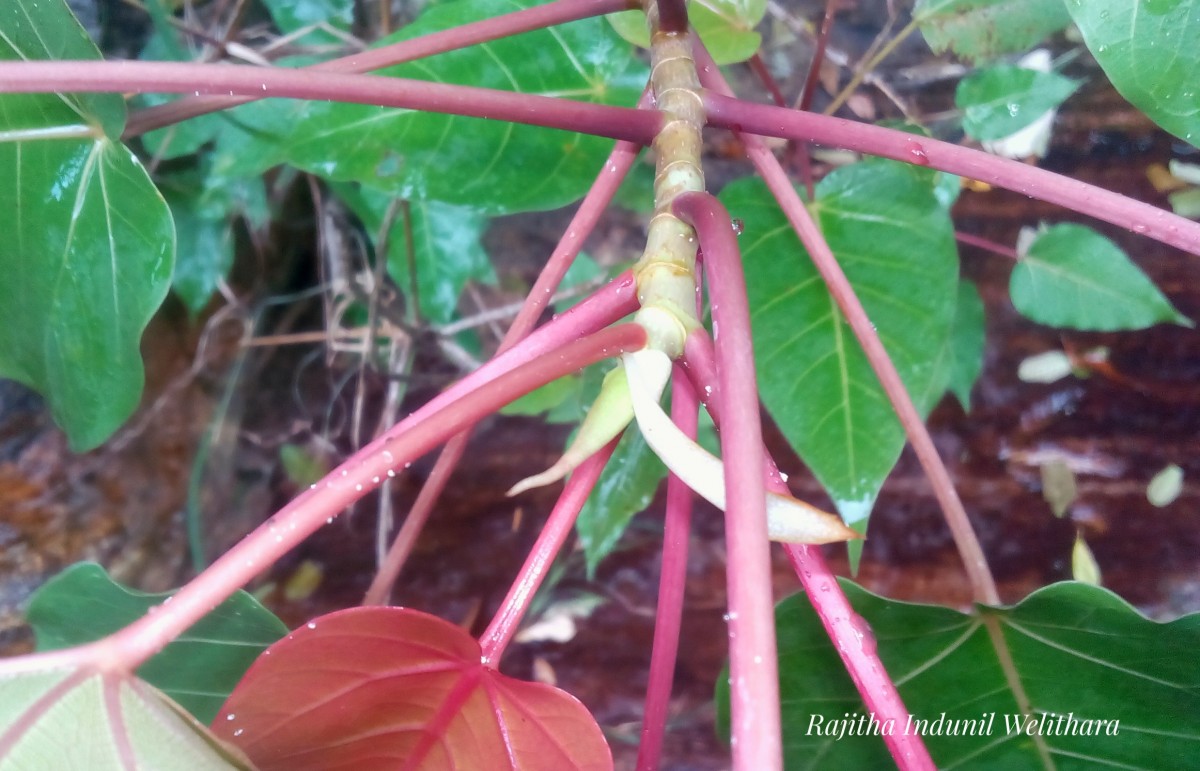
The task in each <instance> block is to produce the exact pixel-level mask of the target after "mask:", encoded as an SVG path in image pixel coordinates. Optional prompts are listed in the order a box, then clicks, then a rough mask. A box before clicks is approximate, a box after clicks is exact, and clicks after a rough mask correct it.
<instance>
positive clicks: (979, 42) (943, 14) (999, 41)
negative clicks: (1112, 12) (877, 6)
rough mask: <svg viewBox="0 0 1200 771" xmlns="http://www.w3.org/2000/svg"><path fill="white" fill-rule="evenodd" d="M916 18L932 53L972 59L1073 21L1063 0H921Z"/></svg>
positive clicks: (1022, 45) (1035, 39)
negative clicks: (944, 53)
mask: <svg viewBox="0 0 1200 771" xmlns="http://www.w3.org/2000/svg"><path fill="white" fill-rule="evenodd" d="M913 18H914V19H915V20H916V21H917V23H918V24H919V26H920V28H921V34H923V35H924V36H925V41H926V42H927V43H929V47H930V48H932V49H933V51H934V53H941V52H943V51H953V52H954V53H956V54H958V55H959V56H962V57H964V58H967V59H971V60H972V61H982V60H984V59H991V58H994V57H996V56H999V55H1001V54H1006V53H1014V52H1017V51H1024V50H1026V49H1028V48H1031V47H1033V46H1035V45H1037V44H1038V43H1040V42H1041V41H1042V40H1044V39H1045V38H1046V37H1048V36H1050V35H1052V34H1054V33H1055V32H1057V31H1059V30H1060V29H1063V28H1064V27H1066V26H1067V24H1069V23H1070V22H1071V17H1070V16H1069V15H1068V14H1067V10H1066V8H1064V7H1063V4H1062V2H1061V0H917V5H916V7H915V8H914V9H913Z"/></svg>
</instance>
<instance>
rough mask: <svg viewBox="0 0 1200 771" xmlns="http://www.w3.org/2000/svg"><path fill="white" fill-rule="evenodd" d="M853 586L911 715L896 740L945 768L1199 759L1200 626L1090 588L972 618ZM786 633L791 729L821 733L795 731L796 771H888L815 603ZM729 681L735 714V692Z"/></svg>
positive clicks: (794, 610) (846, 585)
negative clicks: (1199, 652)
mask: <svg viewBox="0 0 1200 771" xmlns="http://www.w3.org/2000/svg"><path fill="white" fill-rule="evenodd" d="M842 586H843V589H845V590H846V594H847V595H848V597H849V598H850V601H851V604H852V605H853V607H854V609H855V611H857V613H858V614H859V615H860V616H861V618H860V619H859V622H860V625H861V628H862V637H861V639H860V644H862V645H863V646H868V645H869V646H877V647H878V651H879V655H880V658H881V659H882V660H883V664H884V666H885V667H886V668H887V669H888V671H889V672H890V673H891V674H892V677H893V678H894V679H895V680H896V683H897V686H898V688H899V690H900V695H901V696H902V697H903V699H904V702H905V705H906V706H907V707H908V709H909V711H910V712H911V713H912V715H913V720H914V722H913V723H912V724H908V725H906V726H900V725H892V726H891V727H890V729H891V730H894V731H895V733H896V734H899V733H900V732H902V731H903V730H905V729H906V728H907V729H908V730H910V731H916V732H921V733H922V735H923V736H924V737H925V743H926V746H927V747H928V749H929V752H930V754H931V755H932V756H933V759H934V762H935V763H936V765H937V767H938V768H942V769H955V768H1038V767H1042V766H1043V765H1044V763H1045V761H1046V760H1048V761H1049V762H1050V763H1052V764H1053V765H1054V767H1055V768H1059V769H1064V770H1066V769H1091V768H1097V767H1099V766H1107V765H1120V766H1121V767H1124V768H1131V769H1146V770H1147V771H1149V770H1150V769H1159V768H1184V767H1189V766H1191V765H1194V764H1195V762H1196V759H1197V757H1200V675H1197V672H1196V668H1195V666H1194V665H1193V664H1192V661H1191V657H1190V655H1188V653H1187V652H1189V651H1192V650H1195V648H1196V646H1197V645H1198V644H1200V614H1192V615H1190V616H1186V617H1184V618H1180V619H1178V620H1176V621H1173V622H1170V623H1168V624H1158V623H1155V622H1152V621H1149V620H1147V619H1145V618H1144V617H1142V616H1140V615H1139V614H1138V613H1137V612H1136V611H1135V610H1134V609H1133V608H1132V607H1130V606H1129V605H1127V604H1126V603H1125V602H1124V601H1122V600H1120V599H1119V598H1117V597H1116V596H1114V595H1113V594H1111V593H1110V592H1107V591H1105V590H1102V589H1099V588H1096V587H1093V586H1088V585H1086V584H1080V583H1061V584H1055V585H1053V586H1049V587H1046V588H1045V589H1041V590H1038V591H1036V592H1034V593H1033V594H1032V595H1030V596H1029V597H1027V598H1025V599H1024V600H1022V601H1021V602H1019V603H1017V604H1016V605H1015V606H1013V607H1011V608H1001V609H994V608H977V609H976V610H974V611H973V612H971V613H967V614H963V613H959V612H958V611H955V610H951V609H949V608H937V607H929V606H917V605H909V604H906V603H900V602H893V601H891V600H887V599H885V598H883V597H878V596H875V595H873V594H870V593H869V592H866V591H864V590H862V589H861V588H859V587H857V586H855V585H854V584H853V583H851V582H849V581H843V582H842ZM989 625H991V626H992V627H993V628H994V629H995V630H996V631H998V634H999V636H1000V638H1002V641H1003V642H1002V643H1000V644H997V643H996V642H995V639H994V638H993V637H992V636H991V635H990V634H989V630H988V626H989ZM776 627H777V631H778V636H779V651H780V653H779V655H780V670H781V678H780V684H781V695H780V697H781V700H782V704H783V720H784V724H785V725H790V726H801V727H807V728H808V729H809V730H807V731H806V730H804V728H801V729H800V730H795V731H789V732H788V733H787V736H786V739H785V743H786V749H785V755H786V758H787V767H788V768H789V769H810V768H811V769H815V768H851V769H859V768H884V767H890V765H891V761H890V759H889V756H888V754H887V751H886V749H885V748H884V745H883V741H882V739H881V736H880V734H881V733H882V732H884V731H886V730H889V728H888V726H887V725H886V724H884V725H881V726H880V728H878V729H876V730H875V731H874V732H872V731H870V730H869V729H863V728H862V723H860V722H859V717H860V716H861V715H863V714H864V711H863V707H862V701H861V699H860V697H859V696H858V693H857V691H855V690H854V686H853V684H852V683H851V681H850V678H849V677H848V676H847V675H846V673H845V670H844V669H843V668H842V666H841V663H840V659H839V658H838V654H837V651H836V650H834V648H833V645H832V643H830V642H829V639H828V638H827V637H826V636H825V634H824V630H823V628H822V627H821V624H820V623H819V621H818V619H817V618H816V614H815V612H814V611H813V610H812V606H811V605H810V604H809V602H808V600H807V599H806V598H805V597H804V596H803V595H796V596H793V597H790V598H788V599H787V600H785V601H784V602H782V603H780V604H779V606H778V608H777V609H776ZM998 645H999V646H1002V647H998ZM998 650H1003V651H1005V653H1006V654H1007V656H1005V655H1003V654H1000V653H998ZM1008 657H1011V664H1008V663H1007V662H1006V658H1008ZM718 683H720V686H719V688H718V700H719V701H720V702H721V703H722V704H727V699H728V688H727V686H726V685H725V680H724V679H721V680H719V681H718ZM1017 684H1019V685H1017ZM1018 688H1019V690H1018ZM1026 698H1027V699H1028V708H1027V709H1028V711H1027V712H1023V709H1024V708H1023V706H1022V703H1023V702H1024V701H1025V699H1026ZM726 709H727V708H726ZM939 719H940V720H941V722H940V723H938V721H939ZM956 719H957V720H959V721H972V722H971V723H969V724H966V723H954V722H953V721H954V720H956ZM916 720H923V721H927V722H926V723H925V725H924V727H922V726H921V725H918V724H916V723H915V721H916ZM1071 720H1074V721H1076V722H1075V724H1074V725H1072V724H1071V723H1070V722H1069V721H1071ZM1031 721H1032V722H1031ZM1099 721H1104V722H1103V723H1101V722H1099ZM1111 721H1119V723H1118V724H1117V725H1115V726H1114V725H1113V724H1112V722H1111ZM863 722H864V723H865V722H866V721H863ZM726 724H727V723H726ZM877 725H879V724H878V723H877ZM855 726H857V728H856V727H855ZM726 730H727V729H726Z"/></svg>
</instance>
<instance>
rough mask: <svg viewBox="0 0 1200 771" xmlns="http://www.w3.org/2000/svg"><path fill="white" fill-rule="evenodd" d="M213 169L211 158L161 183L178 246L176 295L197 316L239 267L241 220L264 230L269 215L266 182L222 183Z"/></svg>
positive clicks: (230, 180)
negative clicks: (236, 238) (237, 247)
mask: <svg viewBox="0 0 1200 771" xmlns="http://www.w3.org/2000/svg"><path fill="white" fill-rule="evenodd" d="M212 166H213V164H212V163H211V157H210V156H207V155H206V156H205V157H204V158H203V159H202V160H201V163H199V164H198V166H197V167H194V168H190V169H188V170H187V171H184V172H178V173H175V174H171V175H169V176H166V177H164V178H163V179H161V180H160V185H161V187H162V192H163V196H164V197H165V198H166V200H167V203H168V205H170V207H171V214H172V215H173V216H174V219H175V230H176V236H177V240H178V249H177V255H176V259H175V275H174V277H173V279H172V289H174V290H175V293H176V294H178V295H179V296H180V298H181V299H182V300H183V302H184V304H185V305H186V306H187V307H188V310H190V311H191V312H192V313H193V314H196V313H198V312H200V311H201V310H203V308H204V306H205V305H207V304H208V301H209V300H210V299H211V298H212V295H213V293H214V292H216V291H217V288H218V286H219V285H220V282H221V281H223V280H224V279H225V277H226V275H227V274H228V273H229V269H230V267H231V266H232V265H233V252H234V232H233V226H234V221H235V219H236V218H237V217H238V216H242V217H244V218H245V219H246V220H247V222H248V223H249V224H250V226H251V227H262V226H263V225H265V223H266V220H267V214H268V212H267V209H268V204H267V192H266V188H265V186H264V184H263V180H262V178H261V177H250V178H245V179H227V178H221V177H218V176H216V175H214V174H213V173H212Z"/></svg>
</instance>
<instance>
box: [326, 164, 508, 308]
mask: <svg viewBox="0 0 1200 771" xmlns="http://www.w3.org/2000/svg"><path fill="white" fill-rule="evenodd" d="M334 190H335V192H337V194H338V197H339V198H341V199H342V200H343V201H344V202H345V203H346V205H347V206H349V207H350V209H351V210H352V211H353V212H354V213H355V214H356V215H358V218H359V219H360V220H362V222H363V225H364V226H366V228H367V232H368V233H369V234H370V236H371V238H372V239H374V238H375V237H376V236H377V235H378V233H379V229H380V227H381V226H382V225H383V221H384V218H385V217H386V215H387V211H388V208H389V207H390V206H391V204H392V201H393V199H392V198H391V197H390V196H386V195H383V194H382V193H378V192H376V191H374V190H371V189H370V188H366V187H359V188H355V187H353V186H351V185H337V186H335V188H334ZM409 213H410V215H411V218H412V244H413V250H414V254H413V257H414V263H415V265H416V269H417V294H418V295H419V297H420V302H421V316H422V317H423V318H425V319H427V320H430V321H433V322H435V323H438V324H443V323H445V322H447V321H449V320H450V319H451V318H453V317H454V315H455V312H456V311H457V310H458V298H459V295H461V294H462V290H463V287H464V286H466V283H467V282H468V281H472V280H473V281H480V282H483V283H488V284H490V283H495V281H496V273H495V271H494V270H493V269H492V263H491V260H489V259H488V256H487V252H485V251H484V249H483V242H482V239H483V232H484V230H486V229H487V225H488V218H487V217H485V216H483V215H482V214H480V213H479V212H477V211H475V210H472V209H468V208H466V207H463V206H454V205H451V204H446V203H442V202H440V201H420V200H418V201H410V202H409ZM407 243H408V238H407V236H406V234H405V220H404V217H403V216H402V214H401V213H400V212H399V211H398V212H397V213H396V216H395V217H393V218H392V224H391V228H390V229H389V231H388V254H387V261H388V263H387V267H388V274H389V275H390V276H391V277H392V281H394V282H395V283H396V285H397V286H398V287H400V289H401V291H402V292H404V293H405V294H408V292H409V287H410V283H411V282H410V280H409V265H408V254H407V251H406V249H407Z"/></svg>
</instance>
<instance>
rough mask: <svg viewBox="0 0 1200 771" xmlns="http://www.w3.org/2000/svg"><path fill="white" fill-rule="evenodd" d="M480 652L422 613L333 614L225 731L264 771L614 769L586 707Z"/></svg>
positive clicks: (266, 659)
mask: <svg viewBox="0 0 1200 771" xmlns="http://www.w3.org/2000/svg"><path fill="white" fill-rule="evenodd" d="M480 655H481V652H480V648H479V644H478V643H476V642H475V640H473V639H472V638H471V637H470V636H469V635H468V634H467V633H466V632H464V631H463V630H461V629H459V628H458V627H456V626H454V625H453V624H450V623H447V622H445V621H442V620H441V619H439V618H436V617H434V616H430V615H428V614H425V613H420V612H418V611H414V610H408V609H404V608H387V607H364V608H352V609H350V610H344V611H339V612H336V613H331V614H329V615H328V616H322V617H321V618H318V619H316V620H314V621H312V622H310V623H309V624H308V625H306V626H303V627H300V628H299V629H297V630H296V631H295V632H293V633H292V634H290V635H288V636H287V637H286V638H285V639H283V640H282V641H280V642H279V643H276V644H275V645H273V646H271V648H269V649H268V650H267V651H266V653H264V654H263V655H262V657H261V658H259V660H258V661H257V662H256V663H255V664H254V666H253V667H251V668H250V671H249V672H247V673H246V677H245V679H244V680H243V681H242V682H241V683H240V684H239V685H238V687H237V689H236V690H235V691H234V692H233V695H232V696H230V697H229V701H228V702H226V703H225V706H223V707H222V708H221V712H220V714H218V716H217V719H216V720H215V721H214V723H213V731H214V732H215V733H216V734H217V735H218V736H220V737H223V738H225V739H228V740H230V741H231V742H233V743H234V744H236V745H237V746H238V747H240V748H241V749H242V750H243V751H244V752H245V753H246V754H247V755H248V756H249V757H250V759H251V760H253V761H254V763H255V765H256V767H257V768H259V769H261V770H262V771H271V770H272V769H287V770H288V771H294V770H296V769H327V768H355V767H358V768H410V769H416V768H421V769H433V768H496V769H499V768H511V769H518V768H519V769H523V770H524V769H547V770H548V771H549V770H551V769H553V770H554V771H558V769H564V768H572V769H574V768H581V769H610V768H612V757H611V755H610V753H609V749H608V745H607V744H605V741H604V737H603V735H602V734H601V733H600V729H599V727H598V726H597V725H596V723H595V721H594V720H593V719H592V717H591V715H589V714H588V712H587V710H586V709H585V708H584V707H583V705H581V704H580V703H579V702H578V701H576V700H575V699H574V698H572V697H571V696H569V695H568V694H566V693H564V692H562V691H559V690H557V689H555V688H551V687H549V686H547V685H542V684H540V683H528V682H522V681H519V680H514V679H512V678H510V677H506V676H504V675H501V674H500V673H498V672H496V671H495V670H493V669H491V668H489V667H486V666H484V665H483V664H482V663H480Z"/></svg>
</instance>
